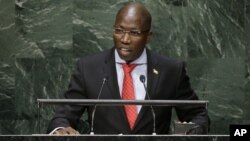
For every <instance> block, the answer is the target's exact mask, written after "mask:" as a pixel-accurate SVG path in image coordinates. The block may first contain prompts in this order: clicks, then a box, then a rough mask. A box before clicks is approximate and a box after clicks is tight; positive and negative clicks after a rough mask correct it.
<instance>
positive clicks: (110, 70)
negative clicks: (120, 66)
mask: <svg viewBox="0 0 250 141" xmlns="http://www.w3.org/2000/svg"><path fill="white" fill-rule="evenodd" d="M103 70H104V74H105V75H107V77H108V81H107V83H108V87H109V90H110V91H111V95H112V97H111V98H110V99H121V97H120V95H119V88H118V83H117V75H116V74H117V73H116V67H115V56H114V49H111V50H110V51H109V53H108V54H107V56H106V58H105V63H104V66H103Z"/></svg>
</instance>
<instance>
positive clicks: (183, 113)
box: [176, 63, 209, 134]
mask: <svg viewBox="0 0 250 141" xmlns="http://www.w3.org/2000/svg"><path fill="white" fill-rule="evenodd" d="M179 70H180V73H179V80H178V82H177V88H176V96H177V97H176V99H177V100H198V97H197V95H196V94H195V93H194V91H193V89H192V88H191V85H190V82H189V77H188V76H187V74H186V68H185V64H184V63H181V64H180V69H179ZM176 113H177V116H178V118H179V120H180V121H182V122H183V121H186V122H193V123H196V124H197V125H198V126H200V127H201V128H202V130H203V131H201V132H200V133H201V134H203V133H207V129H209V117H208V114H207V109H206V106H205V105H185V106H177V107H176Z"/></svg>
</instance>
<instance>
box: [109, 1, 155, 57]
mask: <svg viewBox="0 0 250 141" xmlns="http://www.w3.org/2000/svg"><path fill="white" fill-rule="evenodd" d="M150 28H151V15H150V13H149V12H148V10H147V9H146V8H145V7H144V6H143V5H142V4H140V3H130V4H128V5H125V6H123V7H122V8H121V9H120V10H119V11H118V13H117V15H116V20H115V24H114V32H113V38H114V45H115V48H116V49H117V51H118V54H119V56H120V57H121V58H122V59H123V60H125V61H126V62H131V61H133V60H135V59H137V58H138V57H139V56H140V55H141V53H142V52H143V50H144V48H145V46H146V44H147V42H149V40H150V37H151V35H152V32H151V31H150Z"/></svg>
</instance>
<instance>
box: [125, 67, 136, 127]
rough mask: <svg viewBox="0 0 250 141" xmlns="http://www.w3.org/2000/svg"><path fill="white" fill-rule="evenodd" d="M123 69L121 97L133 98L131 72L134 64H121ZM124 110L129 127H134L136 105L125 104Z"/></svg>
mask: <svg viewBox="0 0 250 141" xmlns="http://www.w3.org/2000/svg"><path fill="white" fill-rule="evenodd" d="M122 67H123V71H124V78H123V87H122V99H125V100H135V94H134V84H133V78H132V76H131V72H132V71H133V69H134V68H135V67H136V64H122ZM124 107H125V112H126V115H127V119H128V122H129V126H130V129H133V128H134V125H135V121H136V118H137V109H136V105H125V106H124Z"/></svg>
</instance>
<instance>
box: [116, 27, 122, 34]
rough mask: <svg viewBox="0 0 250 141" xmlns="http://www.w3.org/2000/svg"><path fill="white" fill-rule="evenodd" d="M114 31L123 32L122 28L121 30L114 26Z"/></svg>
mask: <svg viewBox="0 0 250 141" xmlns="http://www.w3.org/2000/svg"><path fill="white" fill-rule="evenodd" d="M115 32H116V33H123V30H122V29H119V28H116V29H115Z"/></svg>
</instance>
